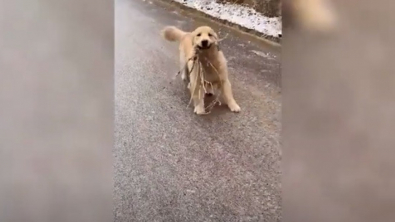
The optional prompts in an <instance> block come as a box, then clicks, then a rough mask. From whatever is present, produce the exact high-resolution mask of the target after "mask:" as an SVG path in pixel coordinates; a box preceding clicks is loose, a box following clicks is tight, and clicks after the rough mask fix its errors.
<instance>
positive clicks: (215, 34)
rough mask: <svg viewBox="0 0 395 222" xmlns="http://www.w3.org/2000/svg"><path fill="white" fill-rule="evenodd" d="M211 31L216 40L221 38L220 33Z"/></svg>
mask: <svg viewBox="0 0 395 222" xmlns="http://www.w3.org/2000/svg"><path fill="white" fill-rule="evenodd" d="M211 33H212V35H213V37H214V39H215V41H218V39H219V38H218V34H217V33H216V32H214V31H212V32H211Z"/></svg>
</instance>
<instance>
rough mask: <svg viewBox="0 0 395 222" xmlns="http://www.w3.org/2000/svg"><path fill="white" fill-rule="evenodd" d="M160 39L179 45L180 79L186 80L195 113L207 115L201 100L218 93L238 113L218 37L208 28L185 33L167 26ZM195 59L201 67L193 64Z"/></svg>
mask: <svg viewBox="0 0 395 222" xmlns="http://www.w3.org/2000/svg"><path fill="white" fill-rule="evenodd" d="M162 36H163V37H164V38H165V39H166V40H168V41H172V42H179V51H180V66H181V67H182V68H181V70H182V75H181V78H182V79H183V80H188V81H189V84H188V88H189V90H190V93H191V99H192V102H193V105H194V112H195V113H196V114H198V115H202V114H206V110H205V105H204V97H205V95H206V94H207V95H210V94H216V93H220V94H218V95H221V96H222V98H223V101H224V102H225V103H226V104H227V105H228V107H229V109H230V110H231V111H232V112H240V106H239V105H238V104H237V103H236V101H235V99H234V98H233V93H232V85H231V84H230V81H229V79H228V67H227V61H226V59H225V56H224V54H223V52H222V51H221V50H220V49H219V46H218V41H219V39H218V35H217V34H216V33H215V32H214V30H213V29H212V28H211V27H208V26H201V27H198V28H197V29H195V30H194V31H192V32H185V31H182V30H180V29H178V28H176V27H174V26H167V27H165V28H164V29H163V30H162ZM195 56H197V59H198V61H197V62H200V64H201V65H200V66H199V65H196V64H198V63H197V62H195V61H194V59H193V58H196V57H195ZM184 67H185V68H184ZM200 69H202V71H203V72H201V71H200ZM202 73H203V74H202ZM201 76H203V78H204V80H202V78H201ZM203 89H204V90H203Z"/></svg>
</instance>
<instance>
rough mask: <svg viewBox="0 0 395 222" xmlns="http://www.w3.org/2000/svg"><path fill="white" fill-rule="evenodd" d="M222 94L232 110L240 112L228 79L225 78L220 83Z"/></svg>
mask: <svg viewBox="0 0 395 222" xmlns="http://www.w3.org/2000/svg"><path fill="white" fill-rule="evenodd" d="M222 95H223V97H224V99H225V102H226V104H228V107H229V109H230V110H231V111H232V112H240V110H241V109H240V106H239V105H237V103H236V100H235V99H234V98H233V93H232V85H231V84H230V82H229V80H225V81H224V82H223V84H222Z"/></svg>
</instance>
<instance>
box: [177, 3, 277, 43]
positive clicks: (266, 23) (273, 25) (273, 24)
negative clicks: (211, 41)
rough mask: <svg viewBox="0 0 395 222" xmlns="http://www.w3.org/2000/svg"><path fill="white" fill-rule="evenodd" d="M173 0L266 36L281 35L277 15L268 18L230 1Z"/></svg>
mask: <svg viewBox="0 0 395 222" xmlns="http://www.w3.org/2000/svg"><path fill="white" fill-rule="evenodd" d="M173 1H175V2H179V3H181V4H183V5H185V6H187V7H190V8H194V9H196V10H199V11H202V12H204V13H206V14H208V15H211V16H213V17H216V18H219V19H222V20H226V21H228V22H231V23H234V24H238V25H241V26H243V27H245V28H248V29H253V30H256V31H258V32H260V33H263V34H265V35H268V36H273V37H279V36H280V35H281V19H280V18H279V17H274V18H269V17H266V16H264V15H262V14H261V13H259V12H256V11H255V10H254V9H252V8H248V7H245V6H241V5H236V4H230V3H227V4H219V3H217V2H215V1H213V0H173Z"/></svg>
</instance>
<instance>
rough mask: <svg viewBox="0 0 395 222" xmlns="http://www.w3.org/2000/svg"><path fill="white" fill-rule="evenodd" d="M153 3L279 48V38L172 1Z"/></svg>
mask: <svg viewBox="0 0 395 222" xmlns="http://www.w3.org/2000/svg"><path fill="white" fill-rule="evenodd" d="M153 2H156V3H159V4H165V5H170V6H173V7H177V8H181V9H182V10H184V11H186V12H188V13H190V14H192V15H193V16H198V17H200V18H203V19H209V20H211V21H214V22H217V23H220V24H222V25H226V26H228V27H230V28H232V29H234V30H237V31H241V32H243V33H245V34H248V35H250V36H252V37H254V38H257V39H259V40H261V41H265V42H267V43H269V44H271V45H274V46H277V47H281V38H278V37H273V36H268V35H265V34H263V33H261V32H258V31H256V30H253V29H249V28H246V27H243V26H241V25H238V24H235V23H232V22H229V21H226V20H223V19H219V18H216V17H214V16H211V15H208V14H206V13H204V12H201V11H199V10H196V9H194V8H190V7H188V6H185V5H183V4H181V3H179V2H176V1H172V0H153Z"/></svg>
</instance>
